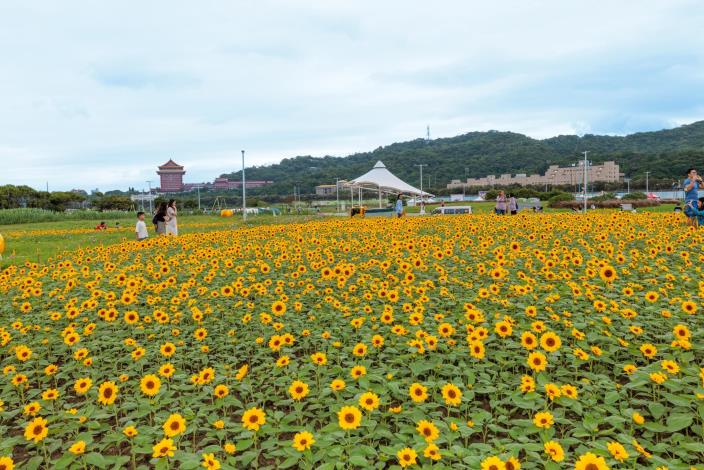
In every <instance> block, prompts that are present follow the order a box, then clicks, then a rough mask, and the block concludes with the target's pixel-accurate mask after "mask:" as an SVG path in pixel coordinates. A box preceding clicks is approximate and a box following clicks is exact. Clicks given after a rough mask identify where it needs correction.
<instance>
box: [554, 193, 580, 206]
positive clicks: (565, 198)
mask: <svg viewBox="0 0 704 470" xmlns="http://www.w3.org/2000/svg"><path fill="white" fill-rule="evenodd" d="M570 201H574V196H573V195H572V194H570V193H557V194H555V195H554V196H551V197H550V199H548V207H559V206H556V204H560V203H562V202H570Z"/></svg>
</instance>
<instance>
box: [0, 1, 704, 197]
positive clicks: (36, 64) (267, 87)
mask: <svg viewBox="0 0 704 470" xmlns="http://www.w3.org/2000/svg"><path fill="white" fill-rule="evenodd" d="M702 25H704V3H702V2H700V1H696V0H671V1H664V0H663V1H650V0H641V1H618V2H615V1H610V2H606V1H574V0H570V1H564V0H562V1H536V0H524V1H518V0H516V1H497V2H474V1H466V0H465V1H443V0H440V1H437V2H419V1H414V0H410V1H409V0H407V1H397V0H385V1H383V2H380V1H378V0H377V1H367V0H357V1H354V2H352V1H339V0H320V1H319V0H310V1H296V0H290V1H271V0H259V1H257V2H251V1H224V0H223V1H208V0H204V1H202V2H173V1H171V2H167V1H161V0H153V1H149V2H143V1H142V2H136V1H131V0H123V1H121V2H95V1H89V0H86V1H72V0H66V1H62V2H56V1H53V0H52V1H50V0H46V1H28V0H23V1H20V0H3V2H2V3H0V103H2V107H1V108H0V109H1V111H0V162H1V163H2V165H3V170H2V172H0V184H8V183H9V184H28V185H30V186H33V187H36V188H43V187H45V184H46V182H47V181H48V182H49V187H50V189H53V190H60V189H71V188H74V187H76V188H84V189H90V188H95V187H98V188H100V189H101V190H109V189H115V188H122V189H124V188H127V187H128V186H133V187H136V188H137V189H141V188H144V187H146V185H147V184H146V181H147V180H156V179H157V175H156V174H155V167H156V166H157V165H159V164H161V163H163V162H165V161H166V160H167V159H169V158H173V159H174V160H176V161H177V162H178V163H180V164H183V165H185V166H186V170H187V175H186V181H189V182H199V181H210V180H212V179H213V178H214V177H215V176H218V175H219V174H221V173H223V172H228V171H231V170H237V169H239V168H240V150H241V149H246V150H247V160H248V163H247V164H248V165H255V164H266V163H272V162H277V161H279V160H281V159H282V158H286V157H292V156H296V155H314V156H323V155H326V154H329V155H347V154H349V153H353V152H357V151H365V150H371V149H374V148H376V147H378V146H380V145H386V144H390V143H392V142H398V141H404V140H410V139H413V138H416V137H420V136H423V135H424V134H425V126H426V125H430V127H431V133H432V135H433V137H448V136H454V135H458V134H462V133H465V132H469V131H473V130H489V129H498V130H511V131H515V132H522V133H525V134H527V135H530V136H533V137H537V138H543V137H550V136H553V135H558V134H574V133H577V134H583V133H607V134H627V133H631V132H637V131H647V130H657V129H662V128H669V127H674V126H677V125H681V124H685V123H689V122H693V121H696V120H701V119H704V34H702V32H701V31H702ZM475 176H481V175H475Z"/></svg>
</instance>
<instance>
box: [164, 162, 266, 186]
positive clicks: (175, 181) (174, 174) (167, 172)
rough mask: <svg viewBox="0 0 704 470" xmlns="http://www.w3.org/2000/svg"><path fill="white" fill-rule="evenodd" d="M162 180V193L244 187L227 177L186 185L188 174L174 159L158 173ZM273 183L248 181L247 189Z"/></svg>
mask: <svg viewBox="0 0 704 470" xmlns="http://www.w3.org/2000/svg"><path fill="white" fill-rule="evenodd" d="M156 174H157V175H159V177H160V178H161V185H160V187H159V188H158V191H159V192H161V193H181V192H188V191H193V190H195V189H196V188H200V189H215V190H221V191H222V190H232V189H239V188H241V187H242V181H239V180H236V181H232V180H229V179H227V178H225V177H222V176H220V177H218V178H215V181H213V182H212V183H184V182H183V175H185V174H186V170H185V169H184V167H183V166H182V165H179V164H178V163H176V162H175V161H173V160H172V159H169V161H168V162H166V163H164V164H163V165H161V166H160V167H159V170H158V171H157V172H156ZM271 183H273V181H268V180H267V181H264V180H247V183H246V185H247V189H251V188H261V187H262V186H266V185H268V184H271Z"/></svg>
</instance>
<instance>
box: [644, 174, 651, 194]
mask: <svg viewBox="0 0 704 470" xmlns="http://www.w3.org/2000/svg"><path fill="white" fill-rule="evenodd" d="M648 176H650V172H649V171H646V172H645V194H646V195H647V194H648V192H649V185H648Z"/></svg>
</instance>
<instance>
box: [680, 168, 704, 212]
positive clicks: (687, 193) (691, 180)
mask: <svg viewBox="0 0 704 470" xmlns="http://www.w3.org/2000/svg"><path fill="white" fill-rule="evenodd" d="M683 184H684V214H685V215H686V216H687V223H688V224H689V225H697V202H698V201H697V200H698V199H699V188H700V187H701V186H702V184H704V181H702V177H701V176H699V175H698V174H697V170H696V169H695V168H690V169H688V170H687V179H685V180H684V183H683Z"/></svg>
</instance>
